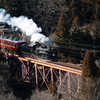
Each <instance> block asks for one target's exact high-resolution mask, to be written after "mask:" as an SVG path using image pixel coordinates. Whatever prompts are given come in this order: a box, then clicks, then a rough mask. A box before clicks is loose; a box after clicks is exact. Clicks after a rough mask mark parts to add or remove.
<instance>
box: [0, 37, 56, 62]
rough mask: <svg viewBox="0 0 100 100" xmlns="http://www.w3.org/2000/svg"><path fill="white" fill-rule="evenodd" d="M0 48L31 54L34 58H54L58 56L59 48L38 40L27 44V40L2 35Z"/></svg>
mask: <svg viewBox="0 0 100 100" xmlns="http://www.w3.org/2000/svg"><path fill="white" fill-rule="evenodd" d="M0 48H1V49H2V48H5V50H8V51H11V52H16V53H17V54H19V55H20V54H24V55H30V56H32V57H34V58H43V59H49V60H54V59H56V58H57V50H56V49H53V48H51V47H47V46H46V45H43V44H40V43H39V42H36V43H35V44H34V45H31V44H30V45H27V44H26V42H25V41H22V40H18V39H13V38H9V37H1V36H0Z"/></svg>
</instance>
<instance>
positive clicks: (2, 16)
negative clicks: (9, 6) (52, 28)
mask: <svg viewBox="0 0 100 100" xmlns="http://www.w3.org/2000/svg"><path fill="white" fill-rule="evenodd" d="M0 22H3V23H7V24H8V25H11V27H12V28H13V27H16V28H19V29H21V30H22V31H23V32H24V33H25V34H26V35H27V36H30V37H31V39H30V41H31V42H33V43H35V42H36V41H38V42H40V43H44V44H46V45H50V40H49V38H48V37H46V36H45V35H43V34H41V33H40V32H41V31H42V29H41V28H40V27H37V25H36V23H35V22H34V21H33V20H32V19H28V18H27V17H26V16H20V17H11V16H10V14H7V13H6V10H5V9H2V8H1V9H0Z"/></svg>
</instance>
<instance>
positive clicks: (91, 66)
mask: <svg viewBox="0 0 100 100" xmlns="http://www.w3.org/2000/svg"><path fill="white" fill-rule="evenodd" d="M97 71H98V68H97V67H96V65H95V58H94V57H93V54H92V53H91V52H90V51H88V50H87V51H86V52H85V56H84V60H83V67H82V77H83V78H84V77H92V76H96V73H97Z"/></svg>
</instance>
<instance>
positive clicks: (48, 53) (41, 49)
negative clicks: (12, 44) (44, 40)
mask: <svg viewBox="0 0 100 100" xmlns="http://www.w3.org/2000/svg"><path fill="white" fill-rule="evenodd" d="M19 48H20V51H21V53H24V54H28V55H30V56H33V57H35V58H42V59H48V60H55V59H56V58H57V50H56V49H54V48H51V46H49V47H48V46H46V45H43V44H40V43H39V42H35V44H34V45H31V44H30V45H26V44H22V45H20V46H19Z"/></svg>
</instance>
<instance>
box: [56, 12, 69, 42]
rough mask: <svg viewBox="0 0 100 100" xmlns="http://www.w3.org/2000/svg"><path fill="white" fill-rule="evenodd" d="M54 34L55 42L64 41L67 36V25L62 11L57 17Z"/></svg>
mask: <svg viewBox="0 0 100 100" xmlns="http://www.w3.org/2000/svg"><path fill="white" fill-rule="evenodd" d="M54 34H56V38H55V40H56V41H57V42H58V41H66V40H67V39H68V38H69V32H68V27H67V25H66V19H65V16H64V14H63V13H62V14H61V16H60V18H59V21H58V24H57V27H56V30H55V32H54Z"/></svg>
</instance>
